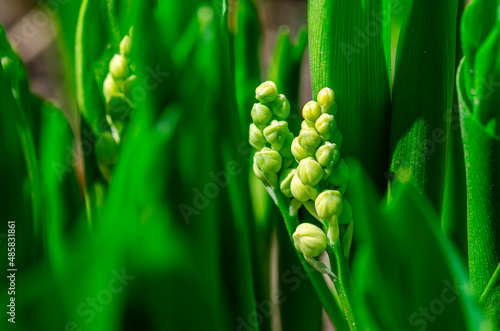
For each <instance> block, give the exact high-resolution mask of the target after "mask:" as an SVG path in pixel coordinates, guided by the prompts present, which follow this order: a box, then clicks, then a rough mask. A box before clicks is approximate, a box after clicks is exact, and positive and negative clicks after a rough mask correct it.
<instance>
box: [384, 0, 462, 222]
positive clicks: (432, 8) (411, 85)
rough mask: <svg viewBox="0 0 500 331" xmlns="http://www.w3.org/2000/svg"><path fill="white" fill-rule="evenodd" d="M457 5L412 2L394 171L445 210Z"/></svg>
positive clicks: (396, 111)
mask: <svg viewBox="0 0 500 331" xmlns="http://www.w3.org/2000/svg"><path fill="white" fill-rule="evenodd" d="M456 17H457V1H456V0H453V1H440V2H435V1H432V0H422V1H414V2H413V4H412V8H411V10H410V12H409V14H408V17H407V18H406V20H405V22H404V24H403V27H402V32H401V35H400V37H399V43H398V50H397V54H396V69H395V77H394V88H393V93H392V101H393V102H392V123H391V170H392V171H393V172H394V173H395V175H396V178H397V179H398V180H399V181H403V182H410V183H411V184H412V185H413V186H414V187H415V188H416V189H417V191H418V192H419V193H420V194H422V195H423V194H425V195H427V196H428V197H429V199H430V200H431V202H432V204H433V206H434V208H436V210H437V211H438V212H440V211H441V207H442V200H443V187H444V182H445V181H444V174H445V163H446V153H447V143H446V142H447V138H448V135H449V132H448V131H449V130H448V125H447V124H448V121H449V116H450V110H451V106H452V101H453V86H454V85H453V82H454V77H455V74H454V73H455V51H456V50H455V48H456V47H455V42H456Z"/></svg>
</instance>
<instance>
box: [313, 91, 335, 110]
mask: <svg viewBox="0 0 500 331" xmlns="http://www.w3.org/2000/svg"><path fill="white" fill-rule="evenodd" d="M317 99H318V103H319V105H320V106H321V108H322V110H323V113H326V112H328V109H329V108H330V107H331V106H332V105H333V103H334V102H335V93H334V92H333V90H332V89H331V88H329V87H325V88H323V89H322V90H321V91H319V92H318V98H317Z"/></svg>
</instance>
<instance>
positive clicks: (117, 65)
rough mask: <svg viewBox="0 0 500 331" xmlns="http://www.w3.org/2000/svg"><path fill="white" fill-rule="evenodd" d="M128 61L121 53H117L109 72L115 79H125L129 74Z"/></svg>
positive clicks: (110, 64)
mask: <svg viewBox="0 0 500 331" xmlns="http://www.w3.org/2000/svg"><path fill="white" fill-rule="evenodd" d="M128 70H129V68H128V61H127V59H125V57H123V56H122V55H120V54H115V56H113V58H112V59H111V62H110V63H109V72H110V73H111V75H113V78H115V79H124V78H125V77H127V75H128Z"/></svg>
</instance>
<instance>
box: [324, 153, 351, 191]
mask: <svg viewBox="0 0 500 331" xmlns="http://www.w3.org/2000/svg"><path fill="white" fill-rule="evenodd" d="M348 178H349V169H348V168H347V165H346V164H345V162H344V159H342V160H340V161H339V163H337V165H336V166H335V167H333V170H332V174H331V175H330V178H328V181H329V182H330V183H331V184H333V185H334V186H343V185H344V184H346V183H347V180H348Z"/></svg>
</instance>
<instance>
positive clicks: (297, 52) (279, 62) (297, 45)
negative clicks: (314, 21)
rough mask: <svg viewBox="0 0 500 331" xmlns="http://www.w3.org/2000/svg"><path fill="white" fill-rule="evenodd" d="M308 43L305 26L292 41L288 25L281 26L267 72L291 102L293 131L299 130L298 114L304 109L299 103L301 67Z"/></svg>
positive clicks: (289, 121) (290, 125)
mask: <svg viewBox="0 0 500 331" xmlns="http://www.w3.org/2000/svg"><path fill="white" fill-rule="evenodd" d="M306 45H307V32H306V30H305V28H301V29H300V30H299V32H298V34H297V38H296V41H295V42H292V40H291V37H290V30H289V29H288V27H286V26H282V27H280V30H279V32H278V36H277V39H276V43H275V45H274V51H273V56H272V58H271V63H270V64H269V68H268V73H267V79H269V80H272V81H274V82H275V83H276V85H277V86H278V92H279V93H280V94H284V95H286V97H287V99H288V101H289V102H290V116H289V117H288V123H289V128H290V130H291V131H292V132H298V131H299V127H300V117H299V116H298V114H299V113H300V111H301V110H302V105H299V104H298V103H299V88H300V68H301V65H302V58H303V56H304V51H305V48H306Z"/></svg>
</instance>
